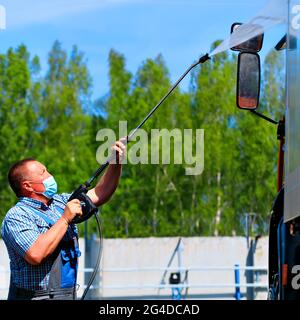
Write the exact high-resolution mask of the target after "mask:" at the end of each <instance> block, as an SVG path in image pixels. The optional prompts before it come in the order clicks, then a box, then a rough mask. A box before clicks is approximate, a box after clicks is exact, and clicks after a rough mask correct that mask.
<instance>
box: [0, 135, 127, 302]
mask: <svg viewBox="0 0 300 320" xmlns="http://www.w3.org/2000/svg"><path fill="white" fill-rule="evenodd" d="M123 142H124V141H123V140H122V139H121V140H120V141H117V142H116V143H115V144H114V146H113V147H112V151H113V152H114V153H115V155H116V159H117V162H116V163H115V164H112V163H111V164H110V165H109V167H108V169H107V171H106V173H105V174H104V175H103V176H102V178H101V179H100V181H99V182H98V184H97V185H96V187H95V188H94V189H91V190H89V191H88V193H87V195H88V196H89V197H90V199H91V200H92V202H93V203H94V204H95V205H96V206H100V205H102V204H104V203H105V202H107V201H108V200H109V199H110V197H111V196H112V194H113V193H114V191H115V190H116V188H117V186H118V182H119V178H120V175H121V170H122V169H121V162H122V159H123V157H124V153H125V145H124V144H123ZM8 180H9V184H10V186H11V188H12V189H13V191H14V192H15V194H16V196H17V197H18V199H19V201H18V202H17V204H16V205H15V206H14V207H12V208H11V209H10V210H9V211H8V212H7V214H6V216H5V219H4V220H3V224H2V230H1V231H2V237H3V240H4V242H5V244H6V247H7V251H8V254H9V258H10V268H11V279H10V288H9V294H8V300H42V299H47V300H48V299H68V300H69V299H75V298H76V278H77V266H78V261H77V259H78V257H79V256H80V251H79V249H78V241H77V240H78V234H77V228H76V226H75V225H74V224H72V220H73V219H74V218H75V217H76V216H80V215H82V210H81V205H80V201H79V200H77V199H74V200H72V201H69V202H68V199H69V197H70V194H66V193H65V194H56V192H57V184H56V182H55V180H54V177H53V176H52V175H51V174H50V173H49V172H48V170H47V168H46V167H45V166H44V165H43V164H42V163H40V162H38V161H36V160H35V159H24V160H21V161H18V162H17V163H15V164H14V165H13V166H12V167H11V168H10V170H9V173H8Z"/></svg>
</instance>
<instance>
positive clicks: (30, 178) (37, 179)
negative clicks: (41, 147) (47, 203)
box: [22, 161, 51, 192]
mask: <svg viewBox="0 0 300 320" xmlns="http://www.w3.org/2000/svg"><path fill="white" fill-rule="evenodd" d="M24 170H26V171H25V176H26V180H24V181H23V183H22V184H23V187H24V188H25V189H26V190H27V191H31V192H33V191H36V192H44V191H45V187H44V185H43V181H44V180H45V179H47V178H49V177H50V176H51V174H50V173H49V172H48V170H47V168H46V167H45V166H44V165H43V164H42V163H40V162H38V161H30V162H28V163H27V164H26V167H25V168H24Z"/></svg>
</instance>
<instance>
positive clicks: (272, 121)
mask: <svg viewBox="0 0 300 320" xmlns="http://www.w3.org/2000/svg"><path fill="white" fill-rule="evenodd" d="M250 111H251V112H252V113H254V114H255V115H257V116H258V117H260V118H263V119H264V120H266V121H268V122H271V123H273V124H276V125H277V124H278V123H279V122H278V121H275V120H273V119H271V118H269V117H267V116H265V115H263V114H261V113H259V112H257V111H255V110H250Z"/></svg>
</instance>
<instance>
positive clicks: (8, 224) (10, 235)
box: [2, 213, 40, 257]
mask: <svg viewBox="0 0 300 320" xmlns="http://www.w3.org/2000/svg"><path fill="white" fill-rule="evenodd" d="M39 235H40V232H39V229H38V227H37V226H36V225H35V224H34V223H33V221H31V220H30V219H29V218H28V217H27V216H26V215H24V214H22V213H20V214H18V215H14V216H13V217H10V216H8V217H6V218H5V219H4V221H3V226H2V237H3V240H4V241H5V243H6V245H7V246H8V247H11V248H13V249H14V250H15V251H17V253H18V254H19V255H21V256H22V257H24V256H25V254H26V252H27V251H28V249H29V248H30V247H31V246H32V245H33V244H34V242H35V241H36V240H37V238H38V237H39Z"/></svg>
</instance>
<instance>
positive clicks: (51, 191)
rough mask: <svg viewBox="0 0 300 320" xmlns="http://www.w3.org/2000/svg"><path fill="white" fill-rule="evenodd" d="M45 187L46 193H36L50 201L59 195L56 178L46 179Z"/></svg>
mask: <svg viewBox="0 0 300 320" xmlns="http://www.w3.org/2000/svg"><path fill="white" fill-rule="evenodd" d="M43 185H44V187H45V191H44V192H36V193H38V194H42V195H44V196H45V197H47V198H48V199H52V198H53V196H55V195H56V193H57V183H56V181H55V179H54V177H53V176H50V177H49V178H47V179H45V180H44V181H43Z"/></svg>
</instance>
